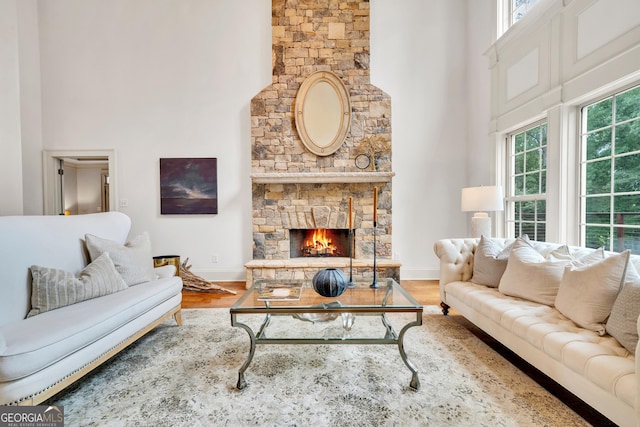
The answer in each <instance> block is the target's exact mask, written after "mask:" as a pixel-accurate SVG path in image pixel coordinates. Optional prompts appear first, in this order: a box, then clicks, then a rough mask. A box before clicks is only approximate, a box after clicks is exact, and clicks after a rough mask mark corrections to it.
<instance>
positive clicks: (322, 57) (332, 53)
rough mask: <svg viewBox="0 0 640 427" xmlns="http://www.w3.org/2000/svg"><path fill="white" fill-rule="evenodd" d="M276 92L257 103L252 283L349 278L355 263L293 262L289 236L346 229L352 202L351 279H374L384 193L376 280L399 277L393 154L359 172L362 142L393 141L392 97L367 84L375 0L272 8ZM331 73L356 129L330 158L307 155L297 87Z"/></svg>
mask: <svg viewBox="0 0 640 427" xmlns="http://www.w3.org/2000/svg"><path fill="white" fill-rule="evenodd" d="M272 38H273V45H272V54H273V76H272V84H271V85H269V86H268V87H266V88H264V89H263V90H262V91H261V92H260V93H259V94H258V95H256V96H255V97H254V98H253V99H252V100H251V172H252V173H251V180H252V193H253V194H252V200H253V201H252V208H253V212H252V217H253V220H252V223H253V241H254V251H253V260H252V261H250V262H248V263H247V264H246V268H247V285H250V284H251V283H252V281H253V280H254V279H257V278H292V277H294V278H298V279H302V278H311V277H313V275H314V274H315V273H316V272H317V271H318V270H319V269H321V268H324V267H338V268H342V269H343V270H344V271H345V273H347V274H348V273H349V272H348V267H349V258H348V257H344V258H337V257H333V258H303V259H299V258H291V257H290V253H289V252H290V244H289V230H291V229H298V228H337V229H346V228H348V226H349V224H348V221H349V219H348V212H349V197H352V198H353V213H354V224H353V225H354V228H355V256H354V260H353V274H354V280H361V279H366V278H371V277H373V270H372V267H373V240H374V239H373V191H374V187H376V188H377V189H378V210H377V225H378V227H377V229H376V234H377V236H376V246H377V251H376V253H377V257H378V258H377V266H378V277H394V278H396V279H398V280H399V279H400V277H399V269H400V263H399V262H398V261H395V260H392V259H391V255H392V249H391V232H392V221H391V219H392V199H391V192H392V185H391V179H392V177H393V175H394V173H393V172H392V168H391V165H392V163H391V150H390V149H389V150H387V151H385V152H381V153H378V156H377V158H376V162H375V163H376V169H375V170H373V171H371V170H368V171H362V170H360V169H358V168H357V167H356V165H355V158H356V156H357V155H358V154H359V145H360V143H361V142H362V140H363V138H366V137H370V136H374V135H375V136H380V137H382V138H384V139H386V140H388V141H391V99H390V97H389V95H387V94H386V93H385V92H383V91H382V90H380V89H378V88H377V87H375V86H373V85H371V84H370V83H369V81H370V78H369V77H370V75H369V1H366V0H340V1H337V0H314V1H308V0H273V1H272ZM320 70H325V71H331V72H333V73H334V74H335V75H337V76H338V77H339V78H340V79H341V80H342V82H343V83H344V84H345V86H346V88H347V90H348V92H349V96H350V98H351V127H350V131H349V133H348V135H347V138H346V140H345V142H344V143H343V144H342V146H341V147H340V148H339V149H338V150H337V151H336V152H335V153H333V154H332V155H329V156H317V155H315V154H313V153H311V152H310V151H309V150H307V149H306V148H305V146H304V144H303V143H302V141H301V140H300V138H299V136H298V133H297V131H296V128H295V120H294V115H293V107H294V105H295V98H296V93H297V90H298V88H299V87H300V85H301V83H302V82H303V81H304V79H305V78H306V77H307V76H309V75H310V74H312V73H314V72H316V71H320Z"/></svg>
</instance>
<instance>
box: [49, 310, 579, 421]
mask: <svg viewBox="0 0 640 427" xmlns="http://www.w3.org/2000/svg"><path fill="white" fill-rule="evenodd" d="M183 320H184V324H183V326H182V327H178V326H176V325H175V322H173V321H172V320H170V321H167V322H165V323H163V324H162V325H160V326H159V327H158V328H156V329H154V330H153V331H152V332H150V333H149V334H148V335H147V336H145V337H143V338H142V339H140V340H139V341H138V342H136V343H135V344H133V345H132V346H130V347H129V348H128V349H126V350H125V351H124V352H122V353H120V354H119V355H117V356H115V357H114V358H113V359H111V360H110V361H109V362H107V363H106V364H104V365H103V366H102V367H100V368H98V369H97V370H96V371H94V372H93V373H92V374H90V375H88V376H87V377H85V378H84V379H83V380H81V381H80V382H78V383H76V384H75V385H73V386H71V387H70V388H68V389H67V390H66V391H64V392H62V393H60V394H58V395H57V396H56V397H54V398H53V399H51V400H49V401H48V402H47V403H48V404H53V405H62V406H64V411H65V421H66V425H69V426H106V425H108V426H218V425H220V426H403V427H404V426H492V427H493V426H556V425H562V426H583V425H587V423H586V422H585V421H584V420H583V419H582V418H580V417H579V416H578V415H577V414H575V413H574V412H573V411H572V410H571V409H569V408H568V407H567V406H565V405H564V404H563V403H562V402H560V401H559V400H558V399H556V398H555V397H554V396H552V395H551V394H549V393H548V392H547V391H546V390H545V389H543V388H542V387H540V386H539V385H538V384H537V383H535V382H534V381H533V380H531V379H530V378H529V377H528V376H526V375H524V374H523V373H522V372H520V371H519V370H518V369H517V368H515V367H514V366H513V365H512V364H510V363H509V362H507V361H506V360H505V359H503V358H502V357H501V356H500V355H499V354H498V353H496V352H494V351H493V350H491V349H490V348H489V347H487V345H486V344H484V343H483V342H482V341H481V340H479V339H478V338H477V337H476V336H475V335H473V334H472V333H471V332H469V331H468V330H467V329H465V328H464V327H463V326H461V325H460V324H459V323H458V322H456V321H455V319H453V318H452V317H450V316H448V317H445V316H442V314H441V313H440V311H439V309H438V308H437V307H435V306H429V307H425V313H424V317H423V325H422V326H420V327H413V328H411V329H409V331H408V332H407V334H406V337H405V349H406V352H407V355H408V356H409V358H410V359H411V360H412V362H413V363H414V364H415V365H416V367H417V368H418V370H419V373H420V381H421V388H420V390H419V391H417V392H416V391H412V390H411V389H410V388H409V382H410V379H411V374H410V371H409V369H408V368H407V367H406V366H405V364H404V363H403V362H402V359H401V357H400V355H399V352H398V348H397V346H395V345H326V344H320V345H312V344H309V345H291V344H287V345H258V347H257V349H256V353H255V357H254V359H253V361H252V363H251V365H250V366H249V368H248V370H247V371H246V380H247V383H248V385H247V387H246V388H244V389H242V390H238V389H236V382H237V379H238V369H239V368H240V367H241V366H242V364H243V363H244V361H245V360H246V357H247V354H248V351H249V337H248V334H247V333H246V332H245V331H244V330H242V329H240V328H233V327H231V326H230V315H229V310H228V309H190V310H183ZM274 320H275V319H274ZM374 320H375V321H373V322H372V321H371V320H370V318H367V319H365V318H361V317H358V318H356V321H355V324H354V328H353V330H351V331H344V332H343V333H345V334H354V333H358V334H359V333H361V332H366V333H373V332H371V331H370V330H369V329H383V326H382V323H381V322H379V319H374ZM404 320H405V319H402V318H398V319H395V318H393V319H392V322H394V323H395V322H396V321H397V322H400V323H401V322H402V321H404ZM258 321H259V319H249V323H251V322H258ZM356 326H358V327H359V328H361V330H358V329H357V328H356ZM271 328H272V329H273V331H274V333H290V332H291V331H295V332H296V333H299V332H300V331H304V330H305V328H306V329H307V332H309V331H311V332H313V333H316V334H317V333H319V334H321V335H322V334H323V333H325V332H324V331H325V329H326V331H327V332H326V333H328V334H334V333H339V331H340V330H341V328H342V323H341V321H340V318H338V319H336V320H335V321H333V322H325V323H322V324H313V323H310V322H303V321H300V320H297V319H292V318H283V319H278V321H274V322H273V324H272V325H271V326H270V329H271ZM322 328H325V329H322ZM307 332H304V333H307ZM375 333H377V332H375ZM381 333H384V331H382V332H381ZM345 336H346V335H345Z"/></svg>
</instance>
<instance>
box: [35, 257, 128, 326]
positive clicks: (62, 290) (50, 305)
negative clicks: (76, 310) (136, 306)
mask: <svg viewBox="0 0 640 427" xmlns="http://www.w3.org/2000/svg"><path fill="white" fill-rule="evenodd" d="M31 278H32V283H31V289H32V290H31V310H30V311H29V314H28V315H27V317H31V316H35V315H37V314H40V313H44V312H46V311H50V310H54V309H56V308H60V307H64V306H67V305H71V304H75V303H77V302H81V301H86V300H88V299H92V298H97V297H101V296H104V295H109V294H112V293H114V292H118V291H122V290H124V289H127V285H126V283H125V282H124V280H122V277H120V274H118V272H117V271H116V268H115V266H114V265H113V261H111V258H109V254H107V253H105V254H103V255H101V256H99V257H98V258H97V259H96V260H95V261H93V262H92V263H91V264H89V265H88V266H86V267H85V268H84V269H83V270H82V271H81V272H80V273H79V274H78V276H77V277H76V276H75V275H74V274H73V273H69V272H67V271H63V270H58V269H55V268H47V267H40V266H37V265H32V266H31Z"/></svg>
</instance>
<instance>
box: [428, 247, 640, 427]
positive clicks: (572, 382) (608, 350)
mask: <svg viewBox="0 0 640 427" xmlns="http://www.w3.org/2000/svg"><path fill="white" fill-rule="evenodd" d="M483 239H484V237H483ZM488 240H490V241H491V244H492V245H494V247H497V250H496V251H494V253H493V254H491V257H488V259H489V261H495V262H503V263H504V264H503V266H502V272H499V273H497V276H498V277H497V280H498V282H497V283H496V282H495V281H494V283H491V284H487V283H483V284H478V283H474V280H475V281H477V282H484V281H485V280H484V279H485V277H480V275H481V273H482V275H483V276H484V275H486V273H487V271H481V270H479V268H480V267H479V266H475V267H474V262H478V264H479V263H480V262H479V261H478V259H479V258H478V257H484V258H481V260H482V263H483V265H485V263H486V261H487V254H486V253H485V251H482V253H480V250H478V247H479V244H480V239H443V240H439V241H437V242H436V243H435V245H434V250H435V253H436V255H437V256H438V257H439V258H440V297H441V300H442V304H441V305H442V307H443V313H444V314H447V313H448V310H449V308H453V309H455V310H456V311H458V312H459V313H460V314H462V315H463V316H464V317H465V318H467V319H468V320H470V321H471V322H472V323H474V324H475V325H477V326H478V327H480V328H481V329H482V330H483V331H485V332H486V333H488V334H489V335H491V336H492V337H494V338H495V339H496V340H498V341H499V342H500V343H502V344H503V345H504V346H506V347H507V348H509V349H510V350H512V351H513V352H515V353H516V354H517V355H518V356H520V357H521V358H523V359H524V360H526V361H527V362H529V363H530V364H532V365H533V366H535V367H536V368H537V369H539V370H540V371H542V372H543V373H544V374H546V375H547V376H549V377H550V378H552V379H553V380H554V381H556V382H557V383H559V384H560V385H562V386H563V387H564V388H566V389H567V390H569V391H570V392H572V393H573V394H575V395H576V396H578V397H579V398H580V399H582V400H583V401H584V402H586V403H587V404H589V405H590V406H592V407H593V408H595V409H596V410H597V411H599V412H600V413H602V414H603V415H604V416H606V417H607V418H609V419H610V420H612V421H613V422H615V423H616V424H618V425H620V426H637V425H640V421H639V420H640V376H639V375H637V374H636V372H637V371H638V369H639V368H640V362H639V361H638V360H637V359H636V357H635V356H634V353H637V352H640V344H635V348H634V347H633V345H634V344H633V342H632V343H631V344H629V343H628V342H627V343H626V345H627V347H630V348H625V347H624V346H623V345H621V344H620V342H619V341H618V340H617V339H616V338H614V337H612V336H611V335H609V333H608V332H609V326H606V332H605V331H604V330H603V331H602V332H601V333H602V334H603V335H601V334H600V333H598V332H596V331H594V330H592V329H593V328H591V327H583V326H579V325H578V324H577V323H576V322H575V321H574V320H572V319H570V318H569V317H567V316H565V315H564V314H562V312H561V311H560V310H559V309H558V308H557V307H556V305H558V304H557V299H556V304H554V303H551V304H549V303H541V302H536V301H532V300H530V299H527V298H524V297H522V296H520V297H517V296H514V294H517V292H512V290H513V289H512V288H511V290H509V284H508V283H505V282H508V281H509V280H512V279H513V277H514V276H513V274H512V272H510V271H509V268H510V267H511V266H512V265H514V266H515V265H516V262H514V261H513V259H514V255H513V252H512V249H513V244H514V239H510V240H506V239H488ZM485 242H486V240H485ZM529 244H530V245H531V247H533V248H535V249H536V251H538V252H539V253H540V254H541V255H542V256H543V257H550V256H552V255H553V254H552V253H553V252H554V251H557V250H559V248H563V251H566V252H568V253H569V254H570V255H569V259H568V260H565V262H566V263H570V264H571V265H570V266H567V265H564V266H563V267H562V273H561V274H562V275H563V276H562V279H561V282H560V287H563V286H564V287H565V289H566V287H567V286H569V285H566V284H565V282H569V281H570V278H571V276H570V275H571V274H577V275H576V276H574V278H577V279H578V280H577V281H576V280H574V282H575V286H576V289H577V291H578V292H579V293H584V294H585V295H586V294H588V293H589V292H590V291H589V288H588V286H590V285H589V283H596V282H597V281H602V280H606V279H607V278H606V277H600V275H599V274H598V273H597V272H591V271H590V270H588V269H589V268H594V267H585V266H584V265H583V264H580V262H577V261H576V262H574V261H575V260H577V259H583V258H585V257H593V256H594V255H596V254H595V251H597V250H595V249H586V248H578V247H572V246H568V247H567V246H561V245H557V244H551V243H542V242H532V241H529ZM510 245H511V246H510ZM505 248H506V249H505ZM483 249H485V246H484V243H483ZM510 250H511V252H510ZM476 252H478V253H476ZM600 253H602V254H603V257H605V258H607V259H609V257H612V256H613V254H611V253H607V252H604V251H602V250H600ZM622 256H623V255H620V254H616V259H619V258H620V257H622ZM561 258H562V257H561ZM556 260H557V259H556ZM571 260H574V261H571ZM519 261H521V259H519ZM519 261H518V262H519ZM545 262H551V261H549V260H548V259H546V260H545ZM607 262H609V261H607ZM612 262H613V261H612ZM510 264H511V265H510ZM513 268H516V267H513ZM626 268H627V270H626V271H625V274H627V276H626V278H623V282H622V283H621V289H622V288H625V289H626V291H625V292H626V295H628V292H629V291H631V290H633V292H635V298H637V296H638V292H637V289H638V287H639V286H640V285H639V282H638V278H637V277H636V278H635V279H634V278H633V277H631V278H629V275H630V274H631V272H632V270H633V269H634V268H635V270H637V271H640V256H635V255H631V256H630V257H628V264H627V265H626ZM474 269H475V270H476V274H477V276H478V278H477V279H475V278H474ZM498 270H499V268H498ZM532 271H533V270H532ZM567 271H570V272H569V273H567ZM575 271H577V273H571V272H575ZM494 273H495V271H494ZM581 274H582V275H581ZM564 275H569V278H567V277H566V276H564ZM507 276H509V277H508V278H507ZM479 279H482V280H479ZM494 279H495V278H494ZM538 279H539V278H538V277H535V275H534V274H527V273H526V272H525V274H523V275H522V276H521V279H520V280H521V282H522V287H521V288H520V289H524V290H525V292H528V289H531V288H533V287H535V286H537V285H536V283H542V284H543V285H544V284H545V283H550V282H551V281H552V280H551V279H550V278H545V279H544V280H542V281H541V282H540V281H539V280H538ZM616 280H617V279H616ZM625 280H627V282H625ZM629 280H633V281H634V283H632V284H629V283H628V281H629ZM614 282H615V280H614ZM581 286H584V289H581ZM627 286H629V288H626V287H627ZM632 286H634V287H632ZM505 292H506V293H507V294H510V295H507V294H505ZM557 292H560V290H559V289H557ZM563 292H565V294H564V295H563V298H564V299H565V300H566V297H567V294H566V291H563ZM620 292H622V291H620ZM617 295H621V294H617ZM617 295H614V299H615V302H614V307H622V305H620V304H622V302H621V301H619V300H618V296H617ZM569 297H570V300H569V302H570V303H569V304H568V305H569V306H570V307H569V309H565V310H564V312H565V313H566V312H567V311H568V310H571V311H572V315H573V311H575V310H577V308H576V307H579V305H580V304H581V301H582V297H583V296H582V295H579V294H571V295H569ZM544 298H548V295H547V296H546V297H543V299H544ZM556 298H559V296H556ZM585 298H586V297H585ZM533 299H537V298H536V297H533ZM604 299H605V298H600V300H604ZM620 299H622V298H620ZM600 302H601V301H600ZM633 304H634V306H635V307H636V309H637V308H638V304H637V303H635V302H634V303H633ZM571 306H573V307H571ZM562 307H567V303H566V301H565V302H564V303H563V305H562ZM631 312H634V311H633V310H631ZM611 313H612V314H611V315H610V317H609V319H611V318H613V317H614V314H613V309H612V311H611ZM635 313H636V314H635V315H631V317H630V318H629V319H627V320H628V321H631V322H632V325H633V334H637V333H638V331H640V319H637V320H636V317H635V316H637V311H635ZM586 314H587V315H589V314H590V312H589V311H587V312H586ZM624 314H625V315H628V314H629V312H627V313H624ZM579 320H581V319H579ZM607 322H609V320H607V321H606V322H605V323H603V324H602V325H601V326H604V325H605V324H606V323H607ZM627 323H628V322H627ZM611 326H613V325H611ZM621 339H622V338H621ZM636 339H637V335H636ZM634 350H635V351H634Z"/></svg>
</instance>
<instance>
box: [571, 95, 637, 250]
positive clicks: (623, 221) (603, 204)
mask: <svg viewBox="0 0 640 427" xmlns="http://www.w3.org/2000/svg"><path fill="white" fill-rule="evenodd" d="M582 120H583V134H582V151H583V159H584V160H583V162H582V176H583V180H584V193H583V194H581V200H582V209H583V211H584V223H583V224H582V228H583V232H584V236H585V242H584V243H585V245H586V246H588V247H599V246H604V247H605V248H606V249H609V250H614V251H623V250H626V249H630V250H631V251H632V252H634V253H640V86H636V87H635V88H632V89H630V90H627V91H625V92H621V93H618V94H616V95H614V96H611V97H609V98H607V99H604V100H602V101H599V102H597V103H595V104H592V105H589V106H587V107H585V108H583V112H582Z"/></svg>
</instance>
